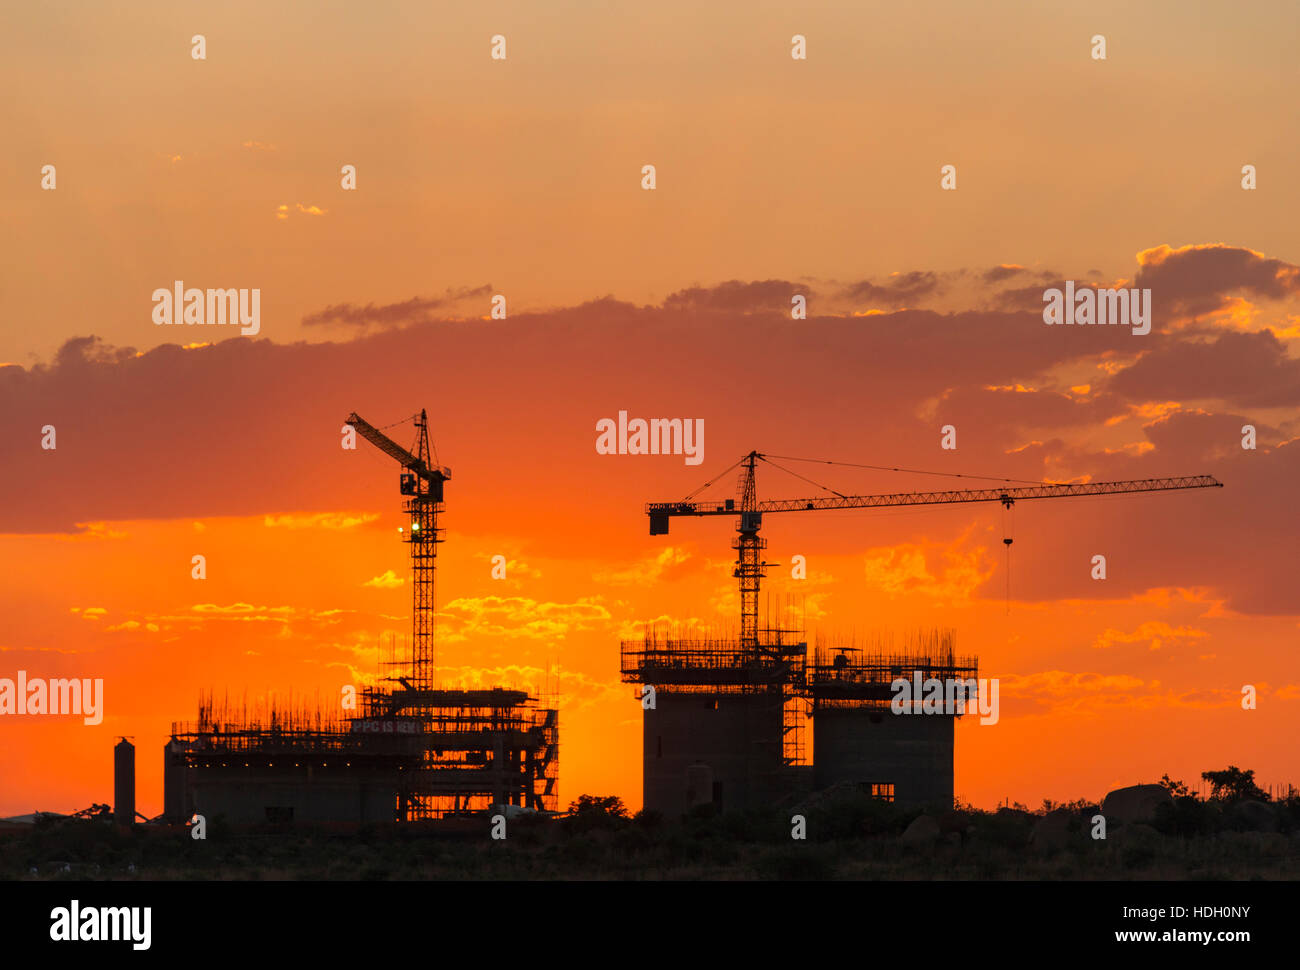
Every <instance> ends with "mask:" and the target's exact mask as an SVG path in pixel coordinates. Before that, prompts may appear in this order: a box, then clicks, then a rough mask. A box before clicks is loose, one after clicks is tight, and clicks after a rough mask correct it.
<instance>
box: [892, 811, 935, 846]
mask: <svg viewBox="0 0 1300 970" xmlns="http://www.w3.org/2000/svg"><path fill="white" fill-rule="evenodd" d="M898 840H899V841H900V842H906V843H907V844H909V845H933V844H934V843H935V842H938V841H939V823H938V822H937V821H935V819H934V817H933V816H931V815H918V816H917V817H916V818H915V819H914V820H913V821H912V824H911V825H909V826H908V827H907V831H905V832H904V833H903V834H902V835H900V836H899V837H898Z"/></svg>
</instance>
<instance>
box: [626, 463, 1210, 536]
mask: <svg viewBox="0 0 1300 970" xmlns="http://www.w3.org/2000/svg"><path fill="white" fill-rule="evenodd" d="M1222 487H1223V483H1222V482H1220V481H1218V480H1217V479H1215V478H1213V477H1212V476H1210V475H1192V476H1182V477H1175V478H1144V479H1134V480H1131V481H1118V482H1080V483H1075V484H1064V485H1031V486H1026V487H1023V488H978V489H952V490H948V491H942V492H893V493H890V494H886V495H837V496H835V497H833V498H825V497H822V498H798V499H768V500H766V501H762V502H756V503H755V504H754V507H753V508H752V509H751V511H753V512H758V513H764V512H800V511H814V510H819V509H860V508H882V507H887V506H898V505H946V504H956V503H965V502H1001V503H1002V504H1004V505H1011V504H1013V503H1015V502H1018V501H1022V500H1028V499H1036V498H1082V497H1087V496H1090V495H1125V494H1135V493H1140V492H1164V491H1173V490H1178V489H1188V488H1222ZM646 513H647V514H648V515H649V516H650V534H651V535H666V534H667V532H668V520H669V518H670V517H672V516H681V515H691V516H704V515H740V514H742V509H740V508H738V507H737V505H736V502H735V500H734V499H726V500H725V501H723V502H651V503H649V504H647V505H646Z"/></svg>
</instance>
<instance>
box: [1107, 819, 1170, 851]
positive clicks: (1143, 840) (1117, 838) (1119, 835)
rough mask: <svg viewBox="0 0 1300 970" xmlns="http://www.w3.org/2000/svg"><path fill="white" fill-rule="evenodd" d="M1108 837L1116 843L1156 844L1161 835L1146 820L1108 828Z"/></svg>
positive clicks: (1128, 844)
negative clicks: (1111, 828)
mask: <svg viewBox="0 0 1300 970" xmlns="http://www.w3.org/2000/svg"><path fill="white" fill-rule="evenodd" d="M1106 834H1107V838H1108V839H1109V840H1110V841H1111V842H1114V843H1115V844H1116V845H1123V846H1131V845H1155V844H1156V843H1158V842H1160V840H1161V835H1160V833H1159V832H1157V831H1156V830H1155V829H1153V828H1152V827H1151V826H1150V825H1147V824H1146V823H1145V822H1129V823H1128V824H1127V825H1123V826H1121V827H1120V828H1117V829H1113V830H1110V829H1108V830H1107V833H1106Z"/></svg>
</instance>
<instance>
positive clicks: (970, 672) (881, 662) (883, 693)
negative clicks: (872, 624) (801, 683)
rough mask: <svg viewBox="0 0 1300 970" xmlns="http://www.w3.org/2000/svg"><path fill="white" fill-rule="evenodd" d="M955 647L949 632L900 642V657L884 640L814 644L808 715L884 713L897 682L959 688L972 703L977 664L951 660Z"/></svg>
mask: <svg viewBox="0 0 1300 970" xmlns="http://www.w3.org/2000/svg"><path fill="white" fill-rule="evenodd" d="M956 641H957V637H956V632H955V631H953V630H950V629H933V630H924V631H919V632H917V633H915V634H912V635H910V636H908V637H906V638H905V642H904V644H903V648H902V650H901V651H897V650H894V649H893V637H892V636H891V635H889V634H877V635H875V636H873V637H872V638H870V639H869V641H868V643H867V645H866V646H864V647H857V646H839V647H831V646H826V645H823V644H820V643H819V644H817V645H816V647H815V648H814V652H813V662H812V663H811V664H809V665H808V666H807V671H806V678H807V696H808V698H809V701H810V704H811V711H812V713H813V715H814V716H815V715H816V714H817V712H818V711H822V710H829V709H867V710H877V711H883V710H888V709H889V708H890V706H891V704H892V702H893V699H894V693H895V692H894V684H895V682H896V681H898V680H900V679H902V680H907V681H909V682H915V681H916V680H917V679H918V678H919V680H920V682H921V683H922V684H924V683H925V682H926V681H929V680H939V681H943V682H944V684H945V686H946V685H948V684H960V685H963V686H964V688H966V690H967V693H966V695H964V696H971V697H973V696H974V693H973V689H974V687H975V685H977V684H978V680H977V678H978V675H979V670H978V664H977V661H976V658H975V657H959V656H957V655H956V652H955V647H956Z"/></svg>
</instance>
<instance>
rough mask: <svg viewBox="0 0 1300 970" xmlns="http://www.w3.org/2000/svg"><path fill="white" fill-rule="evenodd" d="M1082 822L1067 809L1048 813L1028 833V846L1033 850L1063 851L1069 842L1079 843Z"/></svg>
mask: <svg viewBox="0 0 1300 970" xmlns="http://www.w3.org/2000/svg"><path fill="white" fill-rule="evenodd" d="M1082 830H1083V823H1082V820H1081V819H1080V818H1079V816H1078V815H1076V814H1075V813H1074V812H1071V811H1070V810H1068V809H1064V808H1058V809H1057V810H1056V811H1054V812H1048V813H1047V814H1046V815H1044V816H1043V817H1042V818H1040V819H1039V820H1038V821H1037V822H1035V823H1034V829H1033V831H1032V832H1030V833H1029V844H1030V845H1032V846H1033V847H1034V848H1035V849H1042V850H1051V849H1063V848H1065V846H1067V845H1068V844H1069V843H1071V842H1077V841H1079V840H1080V839H1081V838H1082V837H1083V836H1082Z"/></svg>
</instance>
